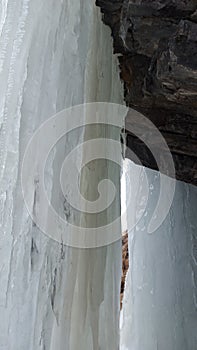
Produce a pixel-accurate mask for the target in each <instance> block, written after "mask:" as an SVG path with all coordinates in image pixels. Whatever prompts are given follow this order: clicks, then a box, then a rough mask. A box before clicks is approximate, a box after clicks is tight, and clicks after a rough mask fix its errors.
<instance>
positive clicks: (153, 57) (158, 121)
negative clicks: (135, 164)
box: [96, 0, 197, 184]
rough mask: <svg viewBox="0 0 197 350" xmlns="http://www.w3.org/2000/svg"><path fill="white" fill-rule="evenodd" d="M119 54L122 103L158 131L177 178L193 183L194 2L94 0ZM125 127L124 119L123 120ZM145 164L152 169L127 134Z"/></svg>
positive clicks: (196, 176) (196, 112)
mask: <svg viewBox="0 0 197 350" xmlns="http://www.w3.org/2000/svg"><path fill="white" fill-rule="evenodd" d="M96 4H97V5H98V6H100V7H101V11H102V13H103V21H104V23H105V24H107V25H109V26H110V27H111V30H112V36H113V41H114V52H115V53H117V54H120V57H119V62H120V69H121V79H122V80H123V81H124V93H125V101H126V103H127V105H128V106H129V107H132V108H134V109H136V110H138V111H140V112H142V113H143V114H144V115H145V116H147V117H148V118H149V119H150V120H151V121H153V123H154V124H155V125H156V126H157V127H158V128H159V130H160V131H161V132H162V134H163V136H164V137H165V139H166V141H167V143H168V146H169V148H170V150H171V152H172V155H173V158H174V162H175V167H176V177H177V179H179V180H183V181H185V182H190V183H193V184H197V158H196V153H197V0H170V1H169V0H97V1H96ZM127 123H129V118H128V119H127ZM127 143H128V145H129V147H131V148H132V149H133V150H134V151H135V152H136V153H137V155H138V157H139V158H140V160H141V161H142V162H143V164H144V165H145V166H148V167H151V168H154V169H156V168H157V166H156V164H155V162H154V160H153V158H152V156H151V155H150V154H149V153H150V152H148V150H147V148H146V147H145V146H144V145H143V144H142V143H141V141H139V139H137V138H136V137H134V136H133V135H132V134H131V133H129V134H128V135H127Z"/></svg>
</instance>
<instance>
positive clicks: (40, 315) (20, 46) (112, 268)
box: [0, 0, 122, 350]
mask: <svg viewBox="0 0 197 350" xmlns="http://www.w3.org/2000/svg"><path fill="white" fill-rule="evenodd" d="M0 14H1V17H0V21H1V22H0V30H1V33H0V35H1V36H0V81H1V84H0V143H1V150H0V162H1V169H0V179H1V180H0V184H1V185H0V223H1V236H0V285H1V288H0V349H1V350H19V349H20V350H26V349H29V350H38V349H51V350H52V349H57V348H58V349H68V350H73V349H74V348H73V347H72V346H75V344H74V343H73V342H74V338H75V339H77V337H78V335H77V334H75V332H74V324H72V325H71V317H72V315H71V314H72V313H76V312H78V311H80V312H81V314H80V315H79V322H80V324H81V327H82V328H81V330H80V331H81V333H80V334H82V332H83V335H84V338H83V339H81V338H80V337H79V338H78V340H77V344H79V345H80V344H83V346H84V347H85V346H86V340H87V344H92V343H91V342H92V335H91V330H90V324H91V325H93V323H94V322H95V321H96V322H98V312H99V342H100V343H99V346H100V348H101V349H106V348H108V349H110V346H111V349H113V350H114V349H115V348H116V347H117V342H118V334H117V331H116V330H117V317H118V316H117V313H118V309H117V300H118V292H119V291H118V285H119V264H120V256H119V254H120V246H119V244H118V243H115V244H113V245H112V246H109V247H107V248H105V249H102V248H101V249H99V248H98V249H97V250H96V251H89V252H87V251H85V250H83V251H79V250H76V249H72V248H68V247H66V246H63V245H62V244H59V243H57V242H54V241H52V240H51V239H49V238H48V237H47V236H45V235H44V234H43V233H42V232H40V231H39V230H38V228H37V227H36V226H35V225H34V224H33V223H32V220H31V219H30V216H29V214H28V212H27V210H26V208H25V204H24V201H23V197H22V193H21V186H20V169H21V162H22V158H23V155H24V152H25V148H26V146H27V143H28V141H29V139H30V138H31V136H32V135H33V133H34V132H35V130H36V129H37V128H38V127H39V126H40V124H41V123H42V122H44V121H45V120H47V119H48V118H49V117H50V116H52V115H54V114H55V113H56V112H58V111H60V110H62V109H63V108H66V107H69V106H71V105H75V104H79V103H83V102H85V101H94V100H96V101H111V102H120V101H121V98H122V97H121V93H120V91H121V86H120V83H119V76H118V75H119V74H118V71H117V65H116V61H115V59H114V58H112V55H111V52H112V43H111V38H110V31H109V29H108V28H107V27H104V25H103V24H102V22H101V19H100V15H99V10H97V9H96V8H95V5H94V1H92V0H85V1H84V0H81V1H79V0H74V1H73V0H72V1H71V0H62V1H58V2H57V1H56V0H41V1H40V0H17V1H12V0H5V1H2V2H1V3H0ZM75 136H76V137H75V138H72V137H68V138H67V140H66V143H65V144H63V146H62V147H60V145H59V147H57V148H54V152H52V155H51V156H50V159H49V163H48V168H47V171H46V178H45V180H46V187H47V190H48V194H49V197H51V198H52V199H53V202H54V203H55V204H56V207H57V206H59V211H61V210H63V202H62V200H63V198H62V196H61V194H60V193H57V191H56V184H57V183H58V182H59V174H57V170H56V169H57V167H56V165H57V164H59V163H60V160H61V159H63V157H64V150H65V148H66V149H72V147H74V146H75V145H76V140H82V139H83V135H82V134H80V133H78V134H77V135H75ZM58 152H60V153H58ZM117 175H118V174H117ZM29 191H30V192H31V193H32V197H34V198H36V201H35V202H34V204H33V203H32V205H35V206H36V205H37V204H38V203H37V201H38V198H39V196H37V194H38V191H39V179H37V178H36V177H35V184H34V186H33V187H31V186H30V187H29ZM87 265H88V270H87ZM88 276H91V278H90V280H89V277H88ZM87 278H88V281H89V282H90V281H91V282H90V284H89V285H88V286H87V285H86V284H85V283H86V281H87ZM76 285H77V286H78V287H79V286H80V291H81V292H80V294H77V295H76V293H74V290H75V287H76ZM87 290H88V293H90V292H91V293H92V298H90V299H88V302H89V304H88V309H87V311H88V321H87V320H86V319H84V315H85V313H86V306H87V300H85V299H84V298H85V296H86V297H87V295H84V294H86V291H87ZM96 293H98V296H97V297H96ZM73 295H74V299H73ZM94 298H96V300H97V304H96V311H95V310H93V309H94V307H95V299H94ZM84 300H85V302H84ZM83 302H84V304H82V303H83ZM99 303H100V304H99ZM78 307H79V308H78ZM98 310H99V311H98ZM112 317H114V320H113V322H112ZM75 320H77V316H75ZM86 321H87V322H86ZM77 327H78V328H79V324H78V325H77ZM71 328H72V329H71ZM95 329H98V328H97V326H96V328H95ZM104 331H105V333H104ZM86 335H88V336H87V338H86ZM88 337H89V338H88ZM94 337H95V334H94ZM97 337H98V332H97V333H96V338H97ZM71 338H72V341H71ZM111 340H112V341H111ZM95 341H98V340H97V339H96V340H95ZM109 342H110V343H109ZM106 344H107V346H106ZM114 344H115V345H114ZM108 345H109V346H108ZM113 345H114V347H113ZM90 346H91V345H90ZM80 349H82V347H80ZM86 349H88V347H86ZM75 350H76V349H75Z"/></svg>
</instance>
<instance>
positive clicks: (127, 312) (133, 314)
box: [121, 161, 197, 350]
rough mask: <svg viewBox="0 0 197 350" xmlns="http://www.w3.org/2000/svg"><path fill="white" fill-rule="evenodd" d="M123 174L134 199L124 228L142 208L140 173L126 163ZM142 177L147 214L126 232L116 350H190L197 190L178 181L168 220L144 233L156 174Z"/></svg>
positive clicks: (195, 321) (196, 316)
mask: <svg viewBox="0 0 197 350" xmlns="http://www.w3.org/2000/svg"><path fill="white" fill-rule="evenodd" d="M127 172H128V175H129V177H130V178H131V179H132V186H131V192H132V198H133V202H132V207H131V206H129V207H128V208H127V209H128V227H129V226H131V224H132V221H133V220H135V218H134V217H135V216H136V215H138V212H139V211H140V210H141V208H142V205H141V200H142V195H143V192H140V191H141V189H140V182H139V178H140V176H142V175H143V173H144V169H143V167H140V166H137V165H134V164H133V163H131V162H130V161H129V163H128V164H127ZM143 176H144V175H143ZM146 176H147V179H148V182H149V188H150V191H149V200H148V205H147V207H146V212H145V215H143V218H142V219H141V220H140V221H139V223H138V224H137V226H136V227H135V228H134V229H133V230H131V231H130V233H129V266H130V267H129V272H128V274H127V281H126V282H127V283H126V290H125V295H124V301H123V311H122V314H121V350H141V349H146V350H153V349H155V350H163V349H169V350H172V349H173V350H179V349H187V350H195V349H196V344H197V335H196V329H197V303H196V301H197V275H196V274H197V261H196V258H197V256H196V239H197V234H196V233H197V221H196V203H197V189H196V187H195V186H192V185H189V184H185V183H183V182H180V181H177V182H176V192H175V196H174V200H173V203H172V206H171V209H170V212H169V214H168V216H167V217H166V219H165V221H164V222H163V224H162V225H161V226H160V227H159V229H157V230H156V231H155V232H154V233H153V234H147V227H148V223H149V220H150V217H151V214H152V213H153V210H154V206H155V203H156V200H157V197H158V195H159V174H158V173H157V172H156V171H153V170H150V169H146ZM136 194H137V195H136Z"/></svg>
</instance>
